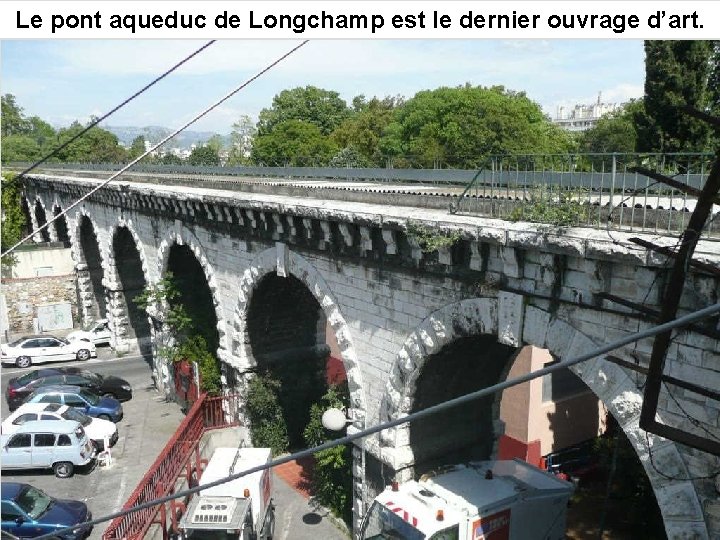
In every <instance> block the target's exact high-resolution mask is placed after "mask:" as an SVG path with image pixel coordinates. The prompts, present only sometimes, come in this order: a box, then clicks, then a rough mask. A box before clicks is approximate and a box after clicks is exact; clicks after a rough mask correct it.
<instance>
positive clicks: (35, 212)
mask: <svg viewBox="0 0 720 540" xmlns="http://www.w3.org/2000/svg"><path fill="white" fill-rule="evenodd" d="M30 216H31V218H32V220H33V230H37V229H39V228H40V227H42V226H43V225H45V224H46V223H47V222H48V218H47V209H46V208H45V203H44V202H43V200H42V198H41V197H40V196H37V197H36V198H35V203H34V204H33V205H32V207H31V208H30ZM36 237H38V238H39V240H38V239H36ZM33 240H34V241H35V242H50V241H51V240H52V238H51V235H50V227H45V228H44V229H42V230H40V231H38V232H37V233H36V234H35V235H33Z"/></svg>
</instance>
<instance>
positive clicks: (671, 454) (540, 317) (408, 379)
mask: <svg viewBox="0 0 720 540" xmlns="http://www.w3.org/2000/svg"><path fill="white" fill-rule="evenodd" d="M512 296H516V295H512ZM516 299H517V297H516ZM513 304H514V305H513V306H512V307H507V302H506V301H504V300H498V299H496V298H472V299H467V300H462V301H460V302H457V303H454V304H450V305H447V306H444V307H442V308H440V309H438V310H436V311H434V312H433V313H431V314H430V315H429V316H428V317H427V318H426V319H425V320H423V322H422V323H420V325H418V326H417V328H416V329H415V330H414V331H413V332H412V333H411V334H410V336H409V337H408V338H407V340H406V341H405V344H404V345H403V347H402V348H401V349H400V351H399V353H398V355H397V358H396V360H395V363H394V365H393V367H392V370H391V374H390V379H389V381H388V383H387V385H386V393H385V397H384V398H383V401H382V403H381V406H380V421H381V422H383V421H387V420H392V419H397V418H402V417H403V416H405V415H407V414H409V413H410V411H411V410H412V405H413V399H414V391H415V383H416V381H417V378H418V375H419V373H420V371H421V370H422V367H423V365H424V364H425V362H426V361H427V359H428V358H429V357H430V356H432V355H433V354H434V353H436V352H438V351H440V349H442V347H443V346H444V345H446V344H448V343H450V342H452V341H453V340H455V339H458V338H461V337H466V336H469V335H473V334H491V335H496V336H498V339H499V340H500V341H503V342H506V343H507V342H513V341H514V342H515V343H516V344H518V345H520V344H528V345H534V346H536V347H540V348H544V349H548V350H549V351H550V352H551V353H552V354H553V355H554V356H556V357H558V358H561V359H571V358H576V357H578V356H580V355H581V354H583V353H587V352H589V351H591V350H593V349H595V348H597V347H598V346H599V344H597V343H595V342H594V341H593V340H592V339H590V338H589V337H587V336H586V335H585V334H583V333H582V332H581V331H579V330H578V329H576V328H575V327H573V326H572V325H571V324H569V323H567V322H565V321H563V320H560V319H557V318H553V317H552V316H551V315H550V313H549V312H547V311H544V310H542V309H539V308H536V307H533V306H526V305H525V304H524V303H523V302H514V303H513ZM508 309H510V310H513V311H514V314H515V315H516V316H517V317H516V318H515V321H519V324H517V322H516V323H515V324H513V322H512V320H511V319H508V317H507V310H508ZM501 312H502V313H501ZM571 369H572V371H573V372H574V373H575V374H576V375H578V377H580V379H582V381H583V382H584V383H585V384H586V385H587V386H588V387H589V388H590V389H591V390H592V391H593V392H594V393H595V395H596V396H597V397H598V399H600V400H601V401H602V402H603V404H604V405H605V407H606V408H607V410H608V411H610V413H611V414H612V415H613V416H614V417H615V419H616V420H617V422H618V425H619V426H620V427H621V428H622V429H623V431H624V432H625V434H626V435H627V436H628V439H629V440H630V442H631V443H632V445H633V448H634V449H635V452H636V453H637V454H638V457H639V458H640V461H641V463H642V464H643V468H644V469H645V473H646V474H647V476H648V479H649V480H650V483H651V485H652V488H653V491H654V493H655V497H656V499H657V503H658V506H659V508H660V512H661V514H662V516H663V521H664V524H665V530H666V533H667V536H668V538H709V535H708V530H707V524H706V523H705V520H704V517H703V511H702V506H701V504H700V500H699V498H698V493H697V491H696V489H695V486H694V485H693V483H692V480H690V478H691V477H692V475H691V474H690V472H689V470H688V467H687V465H686V464H685V461H684V460H683V458H682V456H681V455H680V452H679V450H678V448H677V446H676V444H675V443H674V442H672V441H667V440H664V439H662V438H660V437H657V436H655V435H652V434H646V432H645V431H643V430H641V429H640V426H639V419H640V410H641V407H642V394H641V393H640V391H639V390H638V388H637V387H636V385H635V383H634V381H633V380H632V379H631V378H630V377H629V376H628V374H627V373H626V371H625V370H624V369H622V368H621V367H620V366H618V365H616V364H614V363H611V362H608V361H607V360H605V358H602V357H599V358H595V359H592V360H589V361H587V362H583V363H581V364H576V365H575V366H573V367H571ZM375 450H376V452H377V453H378V458H379V459H381V460H383V461H384V462H386V463H387V464H388V465H390V466H391V467H393V468H394V469H396V470H397V469H399V468H404V467H408V466H409V465H411V464H412V462H413V453H412V449H411V448H410V446H409V427H408V424H403V425H401V426H398V427H396V428H393V429H389V430H385V431H384V432H382V434H381V438H380V448H376V449H375ZM650 452H652V460H651V459H650V458H651V456H650ZM406 470H408V471H409V469H406ZM661 471H662V472H661ZM675 478H681V479H687V480H674V479H675Z"/></svg>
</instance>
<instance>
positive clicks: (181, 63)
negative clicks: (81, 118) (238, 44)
mask: <svg viewBox="0 0 720 540" xmlns="http://www.w3.org/2000/svg"><path fill="white" fill-rule="evenodd" d="M213 43H215V40H214V39H213V40H211V41H208V42H207V43H206V44H205V45H203V46H202V47H200V48H199V49H197V50H195V51H194V52H192V53H191V54H190V55H188V56H186V57H185V58H183V59H182V60H180V61H179V62H178V63H177V64H175V65H174V66H172V67H171V68H170V69H168V70H167V71H166V72H165V73H163V74H162V75H159V76H158V77H156V78H155V79H153V80H152V81H150V82H149V83H147V84H146V85H145V86H143V87H142V88H141V89H140V90H138V91H137V92H135V93H134V94H133V95H132V96H130V97H129V98H127V99H126V100H124V101H123V102H122V103H120V104H119V105H118V106H117V107H115V108H113V109H112V110H110V111H108V112H106V113H105V114H103V115H102V116H101V117H100V118H96V119H95V120H94V121H92V122H90V123H89V124H88V125H87V126H85V128H84V129H83V130H82V131H80V132H79V133H76V134H75V135H74V136H73V137H71V138H70V139H69V140H67V141H65V142H64V143H63V144H61V145H60V146H58V147H57V148H55V150H53V151H52V152H50V153H49V154H48V155H46V156H45V157H43V158H41V159H40V160H39V161H36V162H35V163H34V164H32V165H30V166H29V167H28V168H27V169H25V170H24V171H22V172H21V173H19V174H18V176H17V177H18V178H22V177H23V176H25V175H26V174H27V173H29V172H30V171H32V170H33V169H35V168H36V167H38V166H39V165H42V164H43V163H45V162H46V161H47V160H48V159H50V158H51V157H53V156H54V155H55V154H57V153H58V152H59V151H60V150H62V149H63V148H65V147H67V146H68V145H70V144H72V143H73V142H74V141H76V140H77V139H79V138H80V137H82V136H83V135H85V133H87V132H88V131H90V130H91V129H92V128H94V127H95V126H97V125H98V124H99V123H100V122H102V121H103V120H105V119H106V118H107V117H108V116H110V115H111V114H113V113H115V112H116V111H118V110H119V109H121V108H123V107H124V106H125V105H127V104H128V103H130V102H131V101H132V100H133V99H135V98H136V97H138V96H139V95H140V94H142V93H143V92H145V90H148V89H149V88H150V87H151V86H154V85H155V83H157V82H160V81H161V80H162V79H164V78H165V77H167V76H168V75H170V74H171V73H172V72H173V71H175V70H176V69H177V68H179V67H180V66H182V65H183V64H184V63H185V62H187V61H188V60H191V59H192V58H194V57H195V56H197V55H198V54H200V53H201V52H202V51H204V50H205V49H207V48H208V47H209V46H210V45H212V44H213Z"/></svg>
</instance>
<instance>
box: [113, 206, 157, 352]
mask: <svg viewBox="0 0 720 540" xmlns="http://www.w3.org/2000/svg"><path fill="white" fill-rule="evenodd" d="M123 228H124V229H126V230H127V231H128V232H129V233H130V236H131V237H132V239H133V242H134V244H135V248H136V249H137V252H138V256H139V257H140V267H141V270H142V276H143V279H144V280H145V286H148V285H149V284H150V268H149V265H148V261H147V257H146V256H145V248H144V246H143V243H142V241H141V240H140V237H139V236H138V234H137V232H136V231H135V227H134V225H133V221H132V219H125V218H124V217H122V216H121V217H118V219H117V222H116V223H115V226H114V228H113V230H112V234H111V235H110V242H109V246H108V256H107V261H108V262H107V272H106V276H105V279H106V281H107V288H108V291H109V296H110V300H109V309H108V320H109V323H110V328H111V329H112V331H113V340H114V344H113V345H114V347H115V349H116V350H120V351H126V350H128V347H129V343H128V342H127V339H126V337H125V334H124V332H123V331H122V329H121V322H123V324H124V323H127V324H130V323H129V314H128V310H129V308H128V306H127V305H126V302H125V298H123V297H122V296H123V294H122V291H121V289H122V280H121V278H120V271H119V270H118V265H117V263H116V261H115V248H114V245H115V238H116V235H117V234H118V233H119V231H120V229H123ZM122 317H124V318H125V320H124V321H122ZM148 320H149V317H148ZM150 328H152V324H150Z"/></svg>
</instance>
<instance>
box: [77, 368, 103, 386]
mask: <svg viewBox="0 0 720 540" xmlns="http://www.w3.org/2000/svg"><path fill="white" fill-rule="evenodd" d="M79 375H80V376H81V377H84V378H85V379H87V380H88V381H91V382H92V383H93V384H94V385H95V386H100V385H101V384H102V382H103V378H102V375H100V374H99V373H93V372H92V371H87V370H85V369H83V370H82V371H81V372H80V373H79Z"/></svg>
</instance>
